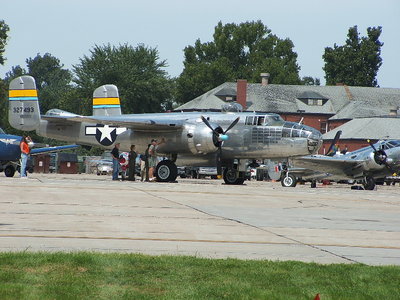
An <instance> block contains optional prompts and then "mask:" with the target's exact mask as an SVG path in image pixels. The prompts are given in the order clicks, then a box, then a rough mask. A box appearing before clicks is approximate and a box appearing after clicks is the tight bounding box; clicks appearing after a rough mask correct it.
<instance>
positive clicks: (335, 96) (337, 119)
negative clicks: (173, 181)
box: [176, 77, 400, 153]
mask: <svg viewBox="0 0 400 300" xmlns="http://www.w3.org/2000/svg"><path fill="white" fill-rule="evenodd" d="M231 102H238V103H240V104H241V105H242V106H243V107H244V110H247V111H257V112H273V113H278V114H280V115H281V116H282V118H283V119H285V120H287V121H294V122H300V121H302V122H303V123H304V124H305V125H309V126H312V127H314V128H316V129H318V130H319V131H321V133H323V134H324V133H327V132H329V131H330V130H333V129H335V128H337V127H339V126H341V125H343V124H345V123H347V122H348V121H350V120H352V119H355V118H371V117H378V118H379V117H386V116H388V115H391V117H392V118H395V117H396V116H397V114H398V108H399V107H400V89H399V88H371V87H351V86H346V85H337V86H307V85H280V84H268V80H266V78H265V77H264V78H263V81H262V83H250V84H248V83H247V82H246V81H245V80H238V81H237V83H234V82H226V83H223V84H221V85H220V86H218V87H216V88H214V89H212V90H210V91H208V92H206V93H205V94H203V95H201V96H199V97H197V98H195V99H193V100H191V101H189V102H187V103H185V104H183V105H182V106H180V107H178V108H176V111H198V110H213V111H215V110H220V109H221V107H222V105H224V104H226V103H231ZM383 123H384V121H383ZM365 126H367V127H368V126H369V125H368V124H365ZM366 130H367V131H368V128H367V129H366ZM399 130H400V128H399ZM375 133H376V134H374V137H371V139H380V138H395V137H390V136H389V137H387V136H384V135H382V136H380V135H379V132H375ZM332 139H333V137H331V135H324V145H323V146H322V148H321V153H324V151H326V150H327V148H328V147H329V145H330V143H331V141H332ZM364 145H365V140H357V139H355V140H352V142H351V144H350V143H349V151H353V150H356V149H359V148H361V147H362V146H364Z"/></svg>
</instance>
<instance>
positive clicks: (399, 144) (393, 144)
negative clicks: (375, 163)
mask: <svg viewBox="0 0 400 300" xmlns="http://www.w3.org/2000/svg"><path fill="white" fill-rule="evenodd" d="M386 145H387V146H388V147H389V148H395V147H400V141H389V142H387V143H386Z"/></svg>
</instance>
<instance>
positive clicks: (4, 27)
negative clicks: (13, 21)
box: [0, 20, 10, 65]
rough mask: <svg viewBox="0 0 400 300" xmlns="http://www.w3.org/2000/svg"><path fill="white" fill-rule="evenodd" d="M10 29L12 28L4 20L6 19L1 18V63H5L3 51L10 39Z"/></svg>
mask: <svg viewBox="0 0 400 300" xmlns="http://www.w3.org/2000/svg"><path fill="white" fill-rule="evenodd" d="M9 30H10V28H9V27H8V25H7V24H6V23H5V22H4V20H0V65H4V61H5V58H4V56H3V53H4V51H5V48H6V44H7V39H8V34H7V33H8V31H9Z"/></svg>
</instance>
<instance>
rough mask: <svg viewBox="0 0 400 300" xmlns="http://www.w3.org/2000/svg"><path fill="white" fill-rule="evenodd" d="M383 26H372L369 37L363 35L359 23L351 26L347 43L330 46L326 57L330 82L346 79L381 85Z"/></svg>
mask: <svg viewBox="0 0 400 300" xmlns="http://www.w3.org/2000/svg"><path fill="white" fill-rule="evenodd" d="M381 33H382V27H381V26H379V27H368V28H367V35H368V36H367V37H361V38H360V34H359V33H358V31H357V26H354V27H350V28H349V32H348V34H347V40H346V43H345V44H344V45H343V46H338V45H336V44H334V46H333V48H331V47H326V48H325V52H324V54H323V56H322V58H323V59H324V61H325V66H324V68H323V69H324V71H325V79H326V84H327V85H335V84H337V83H343V84H346V85H351V86H369V87H374V86H378V82H377V79H376V76H377V73H378V70H379V68H380V66H381V65H382V58H381V47H382V46H383V43H381V42H380V41H379V37H380V35H381Z"/></svg>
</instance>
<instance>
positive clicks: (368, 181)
mask: <svg viewBox="0 0 400 300" xmlns="http://www.w3.org/2000/svg"><path fill="white" fill-rule="evenodd" d="M375 185H376V184H375V180H374V179H373V178H371V177H367V178H365V181H364V184H363V186H364V189H365V190H367V191H372V190H373V189H375Z"/></svg>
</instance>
